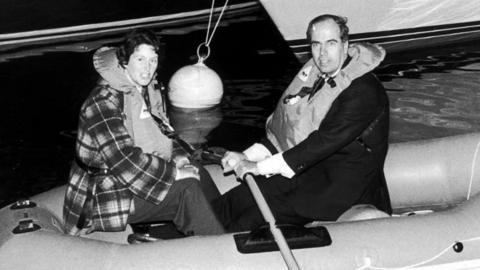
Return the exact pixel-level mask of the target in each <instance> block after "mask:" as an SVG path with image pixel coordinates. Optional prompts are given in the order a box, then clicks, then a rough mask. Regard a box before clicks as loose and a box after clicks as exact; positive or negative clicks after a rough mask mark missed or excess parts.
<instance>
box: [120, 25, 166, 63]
mask: <svg viewBox="0 0 480 270" xmlns="http://www.w3.org/2000/svg"><path fill="white" fill-rule="evenodd" d="M142 44H147V45H151V46H152V47H153V49H154V50H155V53H157V54H158V55H159V56H160V53H159V52H160V41H159V39H158V38H157V36H156V35H155V33H154V32H152V31H150V30H146V29H135V30H133V31H131V32H129V33H128V34H127V35H126V36H125V39H124V40H123V43H122V44H121V45H120V46H119V47H118V48H117V58H118V62H119V63H120V65H122V66H125V65H127V64H128V60H129V59H130V56H131V55H132V54H133V52H135V49H136V48H137V47H138V46H139V45H142Z"/></svg>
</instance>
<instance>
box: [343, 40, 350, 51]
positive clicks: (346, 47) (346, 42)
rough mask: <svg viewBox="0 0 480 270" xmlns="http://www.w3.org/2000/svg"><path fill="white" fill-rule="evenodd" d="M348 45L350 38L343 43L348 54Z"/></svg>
mask: <svg viewBox="0 0 480 270" xmlns="http://www.w3.org/2000/svg"><path fill="white" fill-rule="evenodd" d="M348 45H349V43H348V40H347V41H345V42H344V43H343V51H344V52H345V54H348Z"/></svg>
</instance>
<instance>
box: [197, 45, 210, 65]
mask: <svg viewBox="0 0 480 270" xmlns="http://www.w3.org/2000/svg"><path fill="white" fill-rule="evenodd" d="M202 48H205V49H204V50H203V53H202ZM209 56H210V46H209V45H208V44H207V43H206V42H202V43H200V45H198V47H197V57H198V62H200V63H201V62H203V61H205V59H207V58H208V57H209Z"/></svg>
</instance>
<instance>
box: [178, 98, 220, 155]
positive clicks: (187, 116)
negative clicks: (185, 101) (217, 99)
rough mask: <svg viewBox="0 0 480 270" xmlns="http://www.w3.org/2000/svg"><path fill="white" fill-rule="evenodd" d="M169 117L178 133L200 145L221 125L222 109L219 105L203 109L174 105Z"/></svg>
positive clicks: (192, 142) (184, 138) (190, 141)
mask: <svg viewBox="0 0 480 270" xmlns="http://www.w3.org/2000/svg"><path fill="white" fill-rule="evenodd" d="M169 117H170V123H171V125H172V126H173V128H175V130H176V131H177V133H178V135H179V136H180V137H181V138H182V139H183V140H185V141H187V142H188V143H190V144H192V146H194V147H199V146H201V145H204V144H205V143H206V142H207V136H208V134H210V132H211V131H212V130H213V129H214V128H216V127H218V125H220V122H221V121H222V111H221V108H220V107H219V106H216V107H213V108H210V109H201V110H194V109H181V108H175V107H172V108H170V110H169Z"/></svg>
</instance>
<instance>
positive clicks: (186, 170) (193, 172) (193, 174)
mask: <svg viewBox="0 0 480 270" xmlns="http://www.w3.org/2000/svg"><path fill="white" fill-rule="evenodd" d="M185 178H195V179H197V180H198V181H200V174H199V173H198V168H197V167H195V166H193V165H190V164H187V165H185V166H183V167H181V168H177V174H176V175H175V181H179V180H182V179H185Z"/></svg>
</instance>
